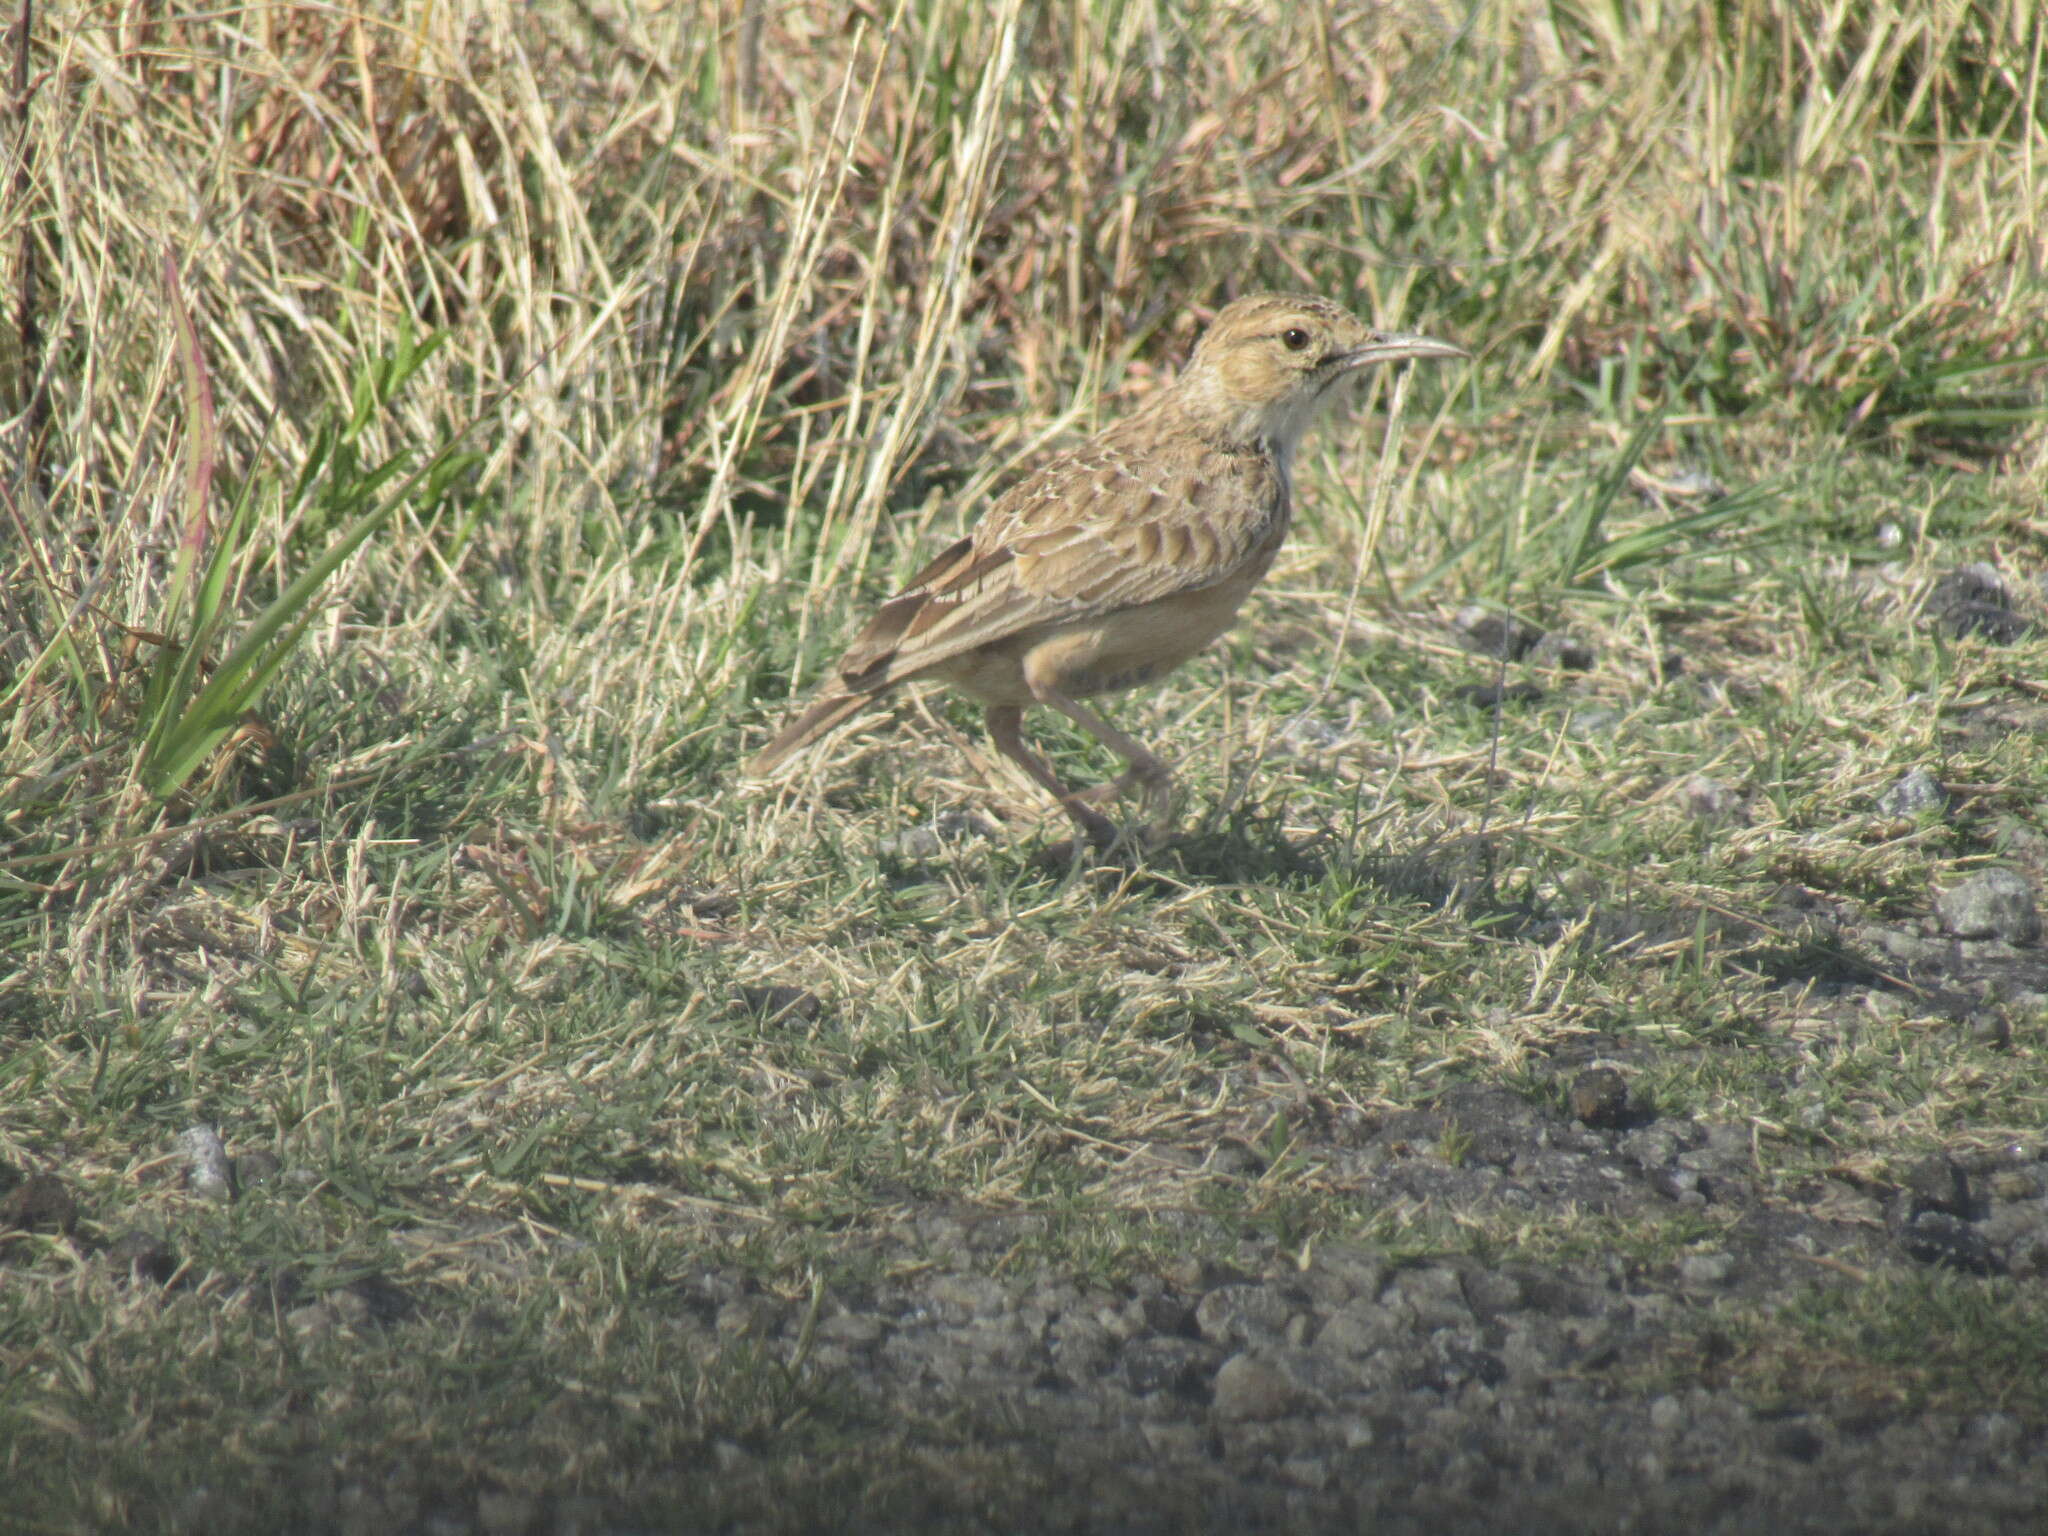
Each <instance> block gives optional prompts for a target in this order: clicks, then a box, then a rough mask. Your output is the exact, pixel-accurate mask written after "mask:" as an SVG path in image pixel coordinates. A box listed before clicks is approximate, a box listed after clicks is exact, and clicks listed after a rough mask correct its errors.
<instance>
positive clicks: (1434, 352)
mask: <svg viewBox="0 0 2048 1536" xmlns="http://www.w3.org/2000/svg"><path fill="white" fill-rule="evenodd" d="M1471 355H1472V354H1471V353H1470V352H1467V351H1466V350H1465V349H1464V348H1463V347H1461V346H1457V345H1455V344H1454V343H1452V342H1448V341H1438V340H1436V338H1434V337H1432V336H1411V335H1408V334H1405V333H1404V332H1401V331H1373V332H1371V333H1370V334H1369V335H1368V336H1367V337H1366V338H1365V344H1364V345H1363V346H1357V347H1353V348H1352V349H1351V350H1350V351H1349V352H1346V353H1345V354H1344V355H1343V356H1342V357H1340V358H1338V359H1337V367H1338V369H1339V370H1340V371H1342V372H1345V373H1348V372H1350V371H1351V370H1352V369H1354V368H1363V367H1364V366H1365V365H1366V364H1368V363H1399V362H1407V361H1410V360H1411V359H1412V360H1417V361H1419V360H1421V359H1423V358H1450V357H1470V356H1471Z"/></svg>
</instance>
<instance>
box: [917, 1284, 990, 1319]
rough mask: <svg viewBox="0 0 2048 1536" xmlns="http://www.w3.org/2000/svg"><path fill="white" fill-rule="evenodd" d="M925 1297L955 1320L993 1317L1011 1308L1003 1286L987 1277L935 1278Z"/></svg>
mask: <svg viewBox="0 0 2048 1536" xmlns="http://www.w3.org/2000/svg"><path fill="white" fill-rule="evenodd" d="M925 1294H926V1296H927V1297H929V1298H930V1300H931V1301H932V1303H933V1304H934V1305H936V1306H939V1307H942V1308H944V1309H945V1310H946V1311H948V1312H951V1313H953V1314H955V1315H956V1316H965V1317H994V1316H996V1315H998V1314H999V1313H1002V1312H1005V1311H1007V1310H1009V1306H1010V1293H1009V1292H1008V1291H1007V1290H1005V1289H1004V1288H1003V1282H1002V1281H1000V1280H993V1279H991V1278H989V1277H988V1276H987V1275H975V1274H950V1275H938V1276H935V1277H934V1278H933V1280H932V1282H931V1284H930V1285H929V1286H928V1287H926V1290H925Z"/></svg>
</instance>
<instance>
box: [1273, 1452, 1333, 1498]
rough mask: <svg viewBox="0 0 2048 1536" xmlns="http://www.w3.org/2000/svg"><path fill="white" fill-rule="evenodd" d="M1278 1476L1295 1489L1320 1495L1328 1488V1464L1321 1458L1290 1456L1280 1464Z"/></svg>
mask: <svg viewBox="0 0 2048 1536" xmlns="http://www.w3.org/2000/svg"><path fill="white" fill-rule="evenodd" d="M1280 1475H1281V1476H1282V1477H1283V1478H1285V1479H1286V1480H1287V1481H1288V1482H1290V1483H1292V1484H1294V1486H1295V1487H1297V1488H1307V1489H1310V1490H1312V1491H1314V1492H1316V1493H1321V1492H1322V1491H1323V1490H1324V1489H1325V1488H1327V1487H1329V1486H1330V1463H1329V1461H1328V1460H1327V1459H1326V1458H1324V1457H1321V1456H1290V1457H1288V1458H1287V1459H1286V1460H1285V1461H1283V1462H1281V1463H1280Z"/></svg>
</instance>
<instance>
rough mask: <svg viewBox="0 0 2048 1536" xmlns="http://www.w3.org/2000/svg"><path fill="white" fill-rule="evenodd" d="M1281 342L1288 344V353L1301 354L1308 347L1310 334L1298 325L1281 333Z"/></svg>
mask: <svg viewBox="0 0 2048 1536" xmlns="http://www.w3.org/2000/svg"><path fill="white" fill-rule="evenodd" d="M1280 340H1281V341H1282V342H1284V343H1285V344H1286V346H1287V350H1288V351H1290V352H1299V351H1300V350H1301V349H1302V348H1303V347H1305V346H1307V345H1308V332H1307V331H1304V330H1303V329H1302V328H1301V327H1300V326H1298V325H1296V326H1291V327H1289V328H1288V329H1287V330H1284V331H1282V332H1281V333H1280Z"/></svg>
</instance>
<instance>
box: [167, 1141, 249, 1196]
mask: <svg viewBox="0 0 2048 1536" xmlns="http://www.w3.org/2000/svg"><path fill="white" fill-rule="evenodd" d="M178 1151H179V1153H180V1154H181V1155H183V1157H184V1159H185V1182H186V1184H187V1185H189V1186H190V1187H191V1189H192V1192H193V1193H194V1194H198V1195H204V1196H205V1197H206V1198H207V1199H209V1200H230V1199H233V1198H234V1193H235V1174H234V1166H233V1164H231V1163H230V1162H229V1161H228V1149H227V1148H226V1147H224V1146H222V1145H221V1139H220V1132H218V1131H216V1130H215V1129H214V1128H213V1127H212V1126H210V1125H190V1126H187V1127H186V1128H185V1129H184V1130H182V1131H180V1132H178Z"/></svg>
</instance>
